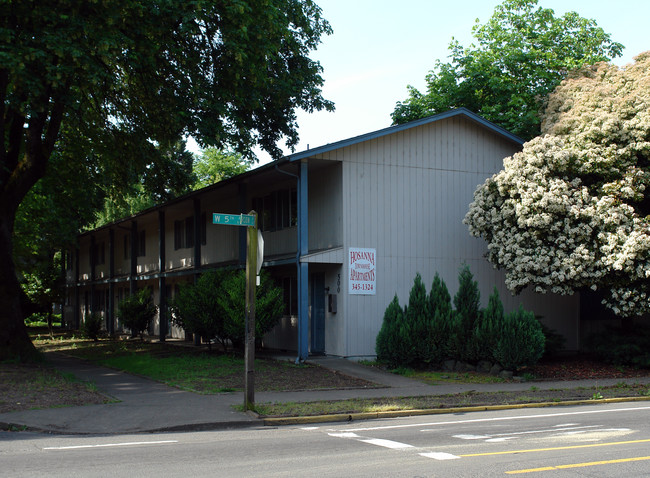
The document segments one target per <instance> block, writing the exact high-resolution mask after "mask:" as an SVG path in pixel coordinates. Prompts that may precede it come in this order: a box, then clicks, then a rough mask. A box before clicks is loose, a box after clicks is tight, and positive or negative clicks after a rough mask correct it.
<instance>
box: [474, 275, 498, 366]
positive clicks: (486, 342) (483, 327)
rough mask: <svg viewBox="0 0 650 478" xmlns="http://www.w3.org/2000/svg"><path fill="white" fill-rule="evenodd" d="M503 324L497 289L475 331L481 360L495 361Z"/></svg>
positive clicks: (491, 296)
mask: <svg viewBox="0 0 650 478" xmlns="http://www.w3.org/2000/svg"><path fill="white" fill-rule="evenodd" d="M503 322H504V316H503V303H502V302H501V298H500V297H499V291H498V290H497V288H496V287H495V288H494V292H492V294H491V295H490V298H489V300H488V305H487V307H486V308H485V309H483V310H482V311H481V313H480V314H479V320H478V322H477V324H476V328H475V330H474V338H475V340H476V344H477V350H478V352H479V356H478V359H479V360H487V361H489V362H494V361H495V358H494V351H495V350H496V347H497V344H498V342H499V338H500V336H501V331H502V329H503Z"/></svg>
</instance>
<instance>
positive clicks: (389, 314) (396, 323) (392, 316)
mask: <svg viewBox="0 0 650 478" xmlns="http://www.w3.org/2000/svg"><path fill="white" fill-rule="evenodd" d="M402 322H404V311H403V310H402V307H401V306H400V305H399V299H398V298H397V294H396V295H395V297H393V300H392V301H391V303H390V304H389V305H388V307H387V308H386V311H385V312H384V321H383V322H382V325H381V329H380V330H379V333H378V334H377V340H376V347H375V352H376V353H377V360H378V361H380V362H383V363H386V364H387V365H388V366H390V367H397V366H399V365H401V364H402V363H403V354H402V343H401V342H402V334H401V331H400V328H401V326H402Z"/></svg>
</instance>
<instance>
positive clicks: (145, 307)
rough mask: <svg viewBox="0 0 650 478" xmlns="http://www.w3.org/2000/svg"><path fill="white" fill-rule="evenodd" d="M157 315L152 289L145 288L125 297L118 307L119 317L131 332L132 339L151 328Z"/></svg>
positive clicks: (141, 335)
mask: <svg viewBox="0 0 650 478" xmlns="http://www.w3.org/2000/svg"><path fill="white" fill-rule="evenodd" d="M155 315H156V306H155V305H154V303H153V297H152V296H151V289H149V288H148V287H145V288H144V289H140V290H139V291H137V292H136V293H135V294H132V295H130V296H128V297H125V298H124V299H123V300H122V302H120V303H119V304H118V306H117V316H118V318H119V319H120V321H121V322H122V324H124V326H125V327H126V328H128V329H130V330H131V337H136V336H137V335H140V337H141V338H143V333H144V331H145V330H147V329H148V328H149V325H150V324H151V321H152V320H153V318H154V317H155Z"/></svg>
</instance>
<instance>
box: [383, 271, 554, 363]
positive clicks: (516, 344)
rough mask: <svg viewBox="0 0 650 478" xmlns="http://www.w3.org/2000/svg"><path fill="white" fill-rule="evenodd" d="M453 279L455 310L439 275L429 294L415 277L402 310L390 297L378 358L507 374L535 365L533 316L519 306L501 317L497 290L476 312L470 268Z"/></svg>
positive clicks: (538, 339)
mask: <svg viewBox="0 0 650 478" xmlns="http://www.w3.org/2000/svg"><path fill="white" fill-rule="evenodd" d="M458 281H459V288H458V292H457V293H456V295H455V296H454V300H453V304H454V306H455V309H452V301H451V297H450V295H449V291H448V289H447V286H446V284H445V282H444V281H443V280H442V279H441V278H440V276H439V275H438V274H436V275H435V277H434V280H433V283H432V285H431V291H430V293H429V295H428V296H427V295H426V290H425V287H424V284H423V282H422V277H421V276H420V274H417V275H416V277H415V280H414V283H413V288H412V289H411V292H410V294H409V302H408V304H407V305H406V306H404V309H402V307H401V306H400V304H399V299H398V297H397V295H395V297H394V298H393V300H392V302H391V303H390V305H389V306H388V308H387V309H386V311H385V313H384V320H383V323H382V327H381V329H380V331H379V333H378V334H377V340H376V348H375V350H376V353H377V360H379V361H380V362H384V363H386V364H387V365H388V366H390V367H392V368H399V367H428V368H429V367H432V366H438V365H440V364H442V362H443V361H444V360H446V359H454V360H458V361H461V362H465V363H470V364H472V363H474V364H475V363H477V362H479V361H481V360H485V361H487V362H490V363H495V362H498V363H499V364H500V365H501V366H502V367H504V368H506V369H509V370H516V369H519V368H521V367H524V366H527V365H533V364H534V363H535V362H537V360H539V358H540V357H541V355H542V353H543V352H544V348H545V342H546V341H545V336H544V333H543V331H542V327H541V325H540V322H539V321H538V320H537V319H536V318H535V316H534V314H533V313H532V312H527V311H525V310H524V309H523V308H522V307H520V308H519V310H517V311H514V312H511V313H510V314H508V315H504V310H503V303H502V302H501V299H500V297H499V292H498V290H497V289H496V287H495V288H494V292H493V293H492V294H491V295H490V298H489V300H488V305H487V307H486V308H485V309H483V310H481V309H480V308H479V307H480V293H479V289H478V283H477V282H476V281H475V280H474V277H473V275H472V273H471V272H470V270H469V267H467V266H463V267H462V268H461V269H460V271H459V277H458Z"/></svg>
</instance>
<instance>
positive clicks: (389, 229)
mask: <svg viewBox="0 0 650 478" xmlns="http://www.w3.org/2000/svg"><path fill="white" fill-rule="evenodd" d="M515 151H516V146H515V145H513V144H512V143H510V142H508V141H506V140H504V139H503V138H501V137H500V136H497V135H496V134H494V133H493V132H490V131H488V130H487V129H485V128H483V127H480V126H478V125H476V124H475V123H473V122H471V121H469V120H467V119H465V118H463V117H459V116H457V117H453V118H450V119H446V120H441V121H438V122H434V123H430V124H428V125H424V126H419V127H415V128H412V129H408V130H404V131H401V132H398V133H395V134H392V135H387V136H383V137H381V138H378V139H374V140H370V141H367V142H364V143H359V144H356V145H353V146H350V147H347V148H343V149H341V150H338V151H335V152H333V153H332V154H333V155H335V156H336V158H337V159H339V160H341V161H342V164H343V180H342V186H343V194H342V196H343V211H344V217H343V231H344V248H345V250H347V248H348V247H371V248H376V249H377V295H376V296H358V295H351V296H347V297H346V300H345V316H346V320H345V328H346V335H347V346H346V350H345V353H344V355H348V356H365V355H374V353H375V350H374V346H375V343H374V339H375V337H376V334H377V332H378V331H379V328H380V327H381V321H382V318H383V313H384V310H385V308H386V306H387V305H388V303H389V302H390V301H391V300H392V298H393V296H394V295H395V294H397V295H398V297H399V299H400V302H401V303H402V304H404V303H406V302H407V301H408V295H409V291H410V289H411V287H412V284H413V279H414V277H415V274H416V273H417V272H419V273H420V274H421V275H422V278H423V280H424V282H425V283H426V285H427V290H429V288H430V286H431V282H432V280H433V276H434V274H435V273H436V272H438V273H439V274H440V275H441V277H442V278H443V279H444V280H445V281H446V283H447V286H448V287H449V290H450V293H451V294H452V295H453V294H454V293H455V292H456V289H457V276H458V270H459V268H460V267H461V265H462V264H463V263H467V264H468V265H469V266H470V268H471V270H472V272H473V273H474V275H475V277H476V278H477V280H478V281H479V286H480V287H481V294H482V297H483V299H484V300H483V302H484V303H486V302H487V298H488V296H489V294H490V293H491V292H492V289H493V287H494V286H495V285H497V286H498V287H499V289H500V290H501V291H502V298H503V301H504V305H505V306H506V309H512V308H515V307H517V306H518V305H519V303H520V302H523V303H524V304H525V305H526V306H528V307H529V308H532V309H534V310H535V312H536V313H541V315H548V316H551V315H552V316H553V323H554V324H568V323H575V322H574V320H575V318H576V317H577V307H578V306H577V298H555V297H554V298H553V300H551V301H549V300H548V298H539V297H536V296H535V295H534V294H525V295H523V296H521V297H516V298H512V297H511V296H510V294H509V293H508V292H507V291H505V287H504V285H503V276H502V275H501V274H499V273H498V272H496V271H494V270H493V268H492V266H491V265H490V264H489V263H487V261H485V259H484V258H483V254H484V252H485V243H484V242H483V241H481V240H478V239H475V238H472V237H471V236H470V235H469V233H468V231H467V227H466V226H465V225H463V224H462V220H463V218H464V216H465V214H466V212H467V209H468V205H469V203H470V202H471V201H472V198H473V193H474V190H475V189H476V187H477V185H478V184H480V183H482V182H483V181H484V180H485V179H486V178H487V177H488V176H490V175H491V174H493V173H495V172H497V171H498V170H500V169H501V167H502V160H503V158H504V157H506V156H508V155H511V154H512V153H514V152H515ZM358 204H363V207H362V208H360V207H356V205H358ZM343 269H344V274H343V276H344V277H347V266H346V265H345V264H344V267H343ZM342 288H343V289H344V290H345V291H347V281H346V282H345V285H344V286H343V287H342ZM328 325H329V324H328ZM563 332H567V333H568V334H569V336H571V331H570V330H563ZM568 345H569V347H570V346H571V344H568Z"/></svg>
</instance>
